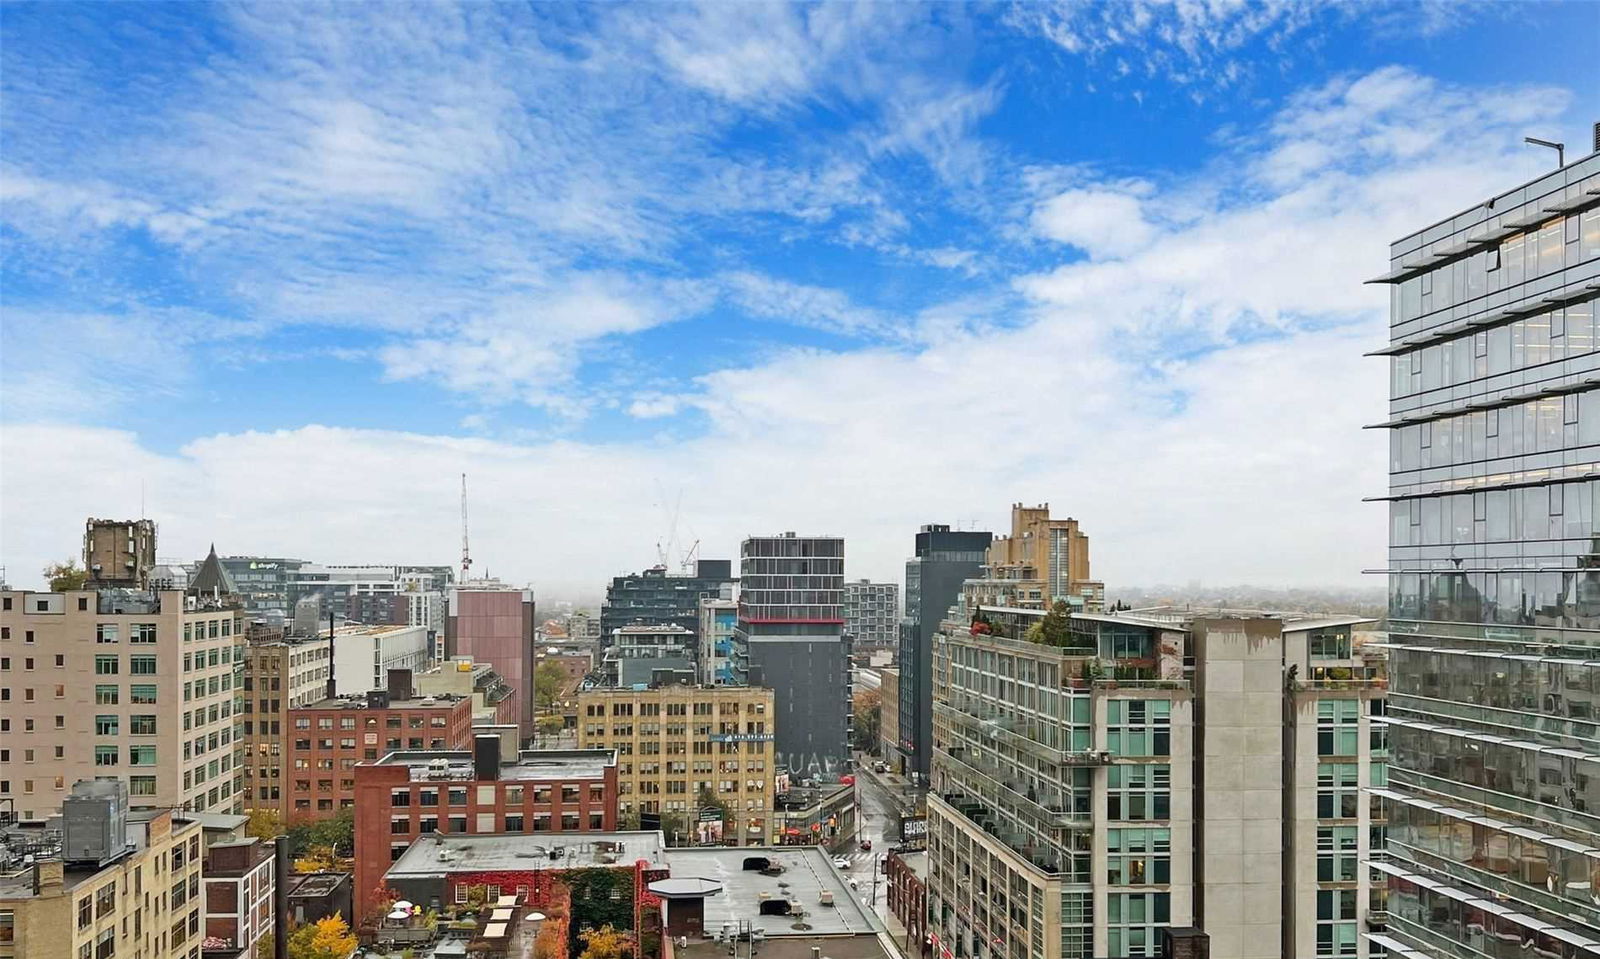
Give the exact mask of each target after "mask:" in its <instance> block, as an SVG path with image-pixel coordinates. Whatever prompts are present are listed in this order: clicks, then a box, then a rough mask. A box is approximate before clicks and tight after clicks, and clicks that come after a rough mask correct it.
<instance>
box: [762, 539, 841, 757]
mask: <svg viewBox="0 0 1600 959" xmlns="http://www.w3.org/2000/svg"><path fill="white" fill-rule="evenodd" d="M739 578H740V587H739V618H738V622H737V624H736V626H735V631H734V657H733V673H734V675H735V677H736V678H737V679H739V681H741V682H746V683H749V684H750V685H752V686H766V687H768V688H770V689H771V690H772V691H773V711H774V714H773V717H772V722H773V724H774V725H775V726H776V727H777V734H778V739H777V744H778V762H779V763H781V764H783V765H784V766H785V767H787V768H788V769H789V770H791V771H793V772H795V773H797V774H801V775H805V776H808V777H812V778H833V777H836V776H838V775H839V774H840V773H842V772H843V771H844V770H845V769H846V768H848V763H849V761H850V655H849V653H850V649H849V646H850V644H849V641H848V639H847V638H846V637H845V635H844V609H843V603H844V540H842V539H840V538H838V537H835V536H796V535H795V534H794V533H784V534H782V535H781V536H752V537H750V538H749V539H746V540H745V541H744V542H743V543H742V544H741V545H740V547H739Z"/></svg>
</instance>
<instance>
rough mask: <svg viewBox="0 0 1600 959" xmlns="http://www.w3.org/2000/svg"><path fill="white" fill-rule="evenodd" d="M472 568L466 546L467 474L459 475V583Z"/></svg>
mask: <svg viewBox="0 0 1600 959" xmlns="http://www.w3.org/2000/svg"><path fill="white" fill-rule="evenodd" d="M471 568H472V549H471V548H470V547H469V546H468V544H467V474H465V473H462V474H461V581H462V582H463V583H464V582H466V581H467V571H468V570H470V569H471Z"/></svg>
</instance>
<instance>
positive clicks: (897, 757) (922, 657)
mask: <svg viewBox="0 0 1600 959" xmlns="http://www.w3.org/2000/svg"><path fill="white" fill-rule="evenodd" d="M993 539H994V535H993V534H991V533H990V532H989V531H988V530H952V529H951V528H950V527H949V526H947V525H945V524H942V523H932V524H928V525H925V526H923V527H922V529H921V531H920V532H918V533H917V538H916V544H915V549H916V552H915V554H914V555H913V556H912V558H911V559H909V560H907V561H906V614H905V618H904V619H903V620H901V622H900V655H899V657H898V659H897V662H896V665H897V666H899V668H900V684H899V702H898V704H896V703H891V702H889V701H888V700H885V701H884V703H883V708H884V709H885V710H889V709H895V708H897V705H898V709H899V711H900V715H899V717H898V722H897V723H896V724H895V725H896V727H897V730H898V734H899V738H898V739H897V740H896V742H895V743H894V745H895V747H896V749H895V752H894V754H893V755H892V756H886V757H885V758H886V759H889V760H891V761H892V762H894V763H895V764H896V765H897V766H898V767H899V771H900V772H902V773H904V774H906V775H908V776H912V777H913V778H916V779H918V780H921V781H926V780H927V778H928V757H929V753H930V750H931V748H932V744H933V634H934V633H936V632H938V630H939V624H940V623H941V622H943V621H944V617H945V613H947V612H949V610H950V607H951V605H953V604H954V603H955V601H956V600H957V599H959V598H960V596H961V584H962V583H964V582H966V581H967V580H968V579H970V578H972V577H974V576H977V575H978V574H979V572H980V571H981V570H982V569H983V563H984V560H985V558H986V557H987V555H988V549H989V543H990V542H991V541H992V540H993Z"/></svg>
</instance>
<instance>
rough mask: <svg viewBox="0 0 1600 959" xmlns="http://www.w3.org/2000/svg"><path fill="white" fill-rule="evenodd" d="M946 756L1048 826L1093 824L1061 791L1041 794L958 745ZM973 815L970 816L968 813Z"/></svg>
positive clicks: (1084, 826)
mask: <svg viewBox="0 0 1600 959" xmlns="http://www.w3.org/2000/svg"><path fill="white" fill-rule="evenodd" d="M944 756H945V758H947V759H949V760H950V761H952V762H953V763H955V764H956V765H957V766H958V767H960V768H961V769H962V770H965V771H967V772H969V773H971V774H972V775H974V776H976V777H977V778H978V779H980V780H982V782H983V783H984V784H987V785H989V786H990V787H991V788H994V789H996V790H998V791H1000V792H1002V793H1005V794H1007V795H1008V796H1010V797H1011V798H1012V799H1013V800H1014V801H1015V802H1016V803H1020V804H1022V806H1023V808H1022V809H1020V810H1019V812H1022V813H1025V814H1030V815H1032V816H1033V817H1034V818H1035V819H1039V820H1041V821H1043V822H1046V823H1048V824H1049V825H1051V826H1054V827H1059V828H1089V827H1092V826H1093V824H1094V822H1093V816H1091V815H1090V814H1089V813H1080V812H1076V811H1074V810H1072V809H1069V808H1067V796H1066V794H1065V793H1060V792H1046V793H1044V794H1040V793H1039V792H1038V791H1037V790H1033V789H1028V788H1027V787H1025V786H1023V784H1022V783H1021V782H1018V781H1015V780H1010V779H1006V778H1005V774H1004V773H1003V772H1002V771H1001V770H1000V769H998V768H994V767H992V766H990V765H989V764H988V763H986V762H983V761H982V760H979V759H976V758H973V757H970V756H967V755H966V753H965V750H963V749H962V748H961V747H959V746H958V747H955V748H952V749H949V750H946V751H945V753H944ZM968 818H972V817H970V816H969V817H968Z"/></svg>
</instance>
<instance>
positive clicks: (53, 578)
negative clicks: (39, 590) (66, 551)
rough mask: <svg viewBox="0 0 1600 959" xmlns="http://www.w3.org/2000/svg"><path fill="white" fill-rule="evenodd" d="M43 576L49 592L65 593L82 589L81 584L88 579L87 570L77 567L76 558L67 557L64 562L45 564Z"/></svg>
mask: <svg viewBox="0 0 1600 959" xmlns="http://www.w3.org/2000/svg"><path fill="white" fill-rule="evenodd" d="M44 578H45V579H46V580H48V581H49V583H50V592H52V593H67V592H71V591H72V590H75V589H82V588H83V584H84V583H87V582H88V581H89V571H88V570H86V569H81V568H79V566H78V562H77V560H72V559H69V560H67V561H66V562H65V563H51V564H50V565H49V566H46V567H45V568H44Z"/></svg>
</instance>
